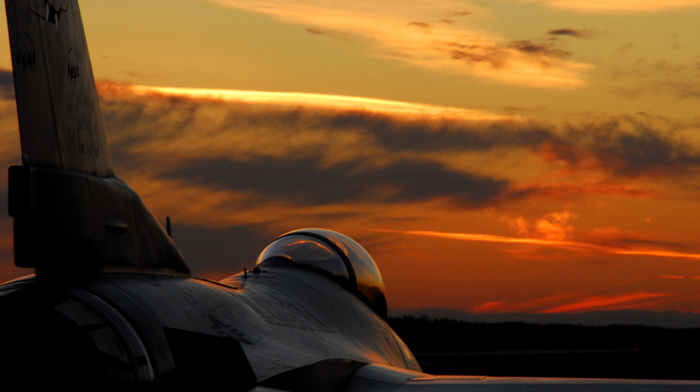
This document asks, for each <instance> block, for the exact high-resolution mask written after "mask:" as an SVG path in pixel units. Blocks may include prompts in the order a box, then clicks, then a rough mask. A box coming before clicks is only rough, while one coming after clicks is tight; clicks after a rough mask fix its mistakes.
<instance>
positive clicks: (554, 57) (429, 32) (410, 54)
mask: <svg viewBox="0 0 700 392" xmlns="http://www.w3.org/2000/svg"><path fill="white" fill-rule="evenodd" d="M210 1H213V2H216V3H219V4H222V5H224V6H228V7H234V8H240V9H245V10H249V11H254V12H260V13H265V14H268V15H273V16H274V17H276V18H278V19H280V20H282V21H284V22H287V23H296V24H302V25H305V26H307V31H309V32H310V33H312V34H315V35H319V34H326V33H325V32H330V33H327V35H330V36H332V37H342V39H343V40H344V41H345V40H347V39H348V37H357V38H358V39H360V40H362V41H363V42H366V43H369V44H370V45H373V46H374V47H375V55H376V56H378V57H385V58H391V59H395V60H399V61H404V62H407V63H410V64H413V65H416V66H420V67H425V68H433V69H444V70H450V71H453V72H460V73H466V74H471V75H475V76H477V77H483V78H487V79H490V80H494V81H498V82H502V83H508V84H516V85H526V86H535V87H551V88H575V87H579V86H581V85H583V84H584V79H583V78H584V76H583V75H584V73H585V72H586V71H587V70H588V69H590V68H591V66H590V65H588V64H584V63H580V62H574V61H570V60H567V59H566V57H567V55H568V54H567V53H565V52H563V51H559V50H556V49H553V48H551V47H549V46H547V45H541V44H534V43H531V42H528V41H508V40H506V39H503V38H501V37H499V36H497V35H495V34H490V33H487V32H483V31H478V30H472V29H468V28H464V27H462V26H461V25H460V24H457V23H444V22H442V21H444V20H445V18H446V17H454V16H456V15H455V9H457V8H460V9H463V8H464V7H465V5H464V4H455V3H454V2H452V1H438V2H434V1H433V2H423V3H421V2H412V3H408V4H407V3H406V2H403V1H398V0H394V1H382V2H359V3H358V2H356V1H350V0H341V1H335V2H325V3H318V2H316V1H311V0H301V1H296V2H294V3H290V2H286V1H282V0H277V1H275V0H271V1H260V0H245V1H240V0H237V1H231V0H210ZM468 7H470V8H476V7H474V6H468ZM459 16H463V17H464V16H468V14H461V15H459ZM308 26H312V28H311V30H309V27H308Z"/></svg>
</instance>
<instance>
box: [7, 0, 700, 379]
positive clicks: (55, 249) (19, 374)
mask: <svg viewBox="0 0 700 392" xmlns="http://www.w3.org/2000/svg"><path fill="white" fill-rule="evenodd" d="M5 3H6V11H7V20H8V27H9V32H10V35H9V37H10V43H11V49H12V61H13V74H14V83H15V92H16V101H17V113H18V120H19V126H20V138H21V146H22V165H19V166H13V167H10V169H9V213H10V215H11V216H12V217H13V218H14V249H15V264H16V265H17V266H18V267H24V268H33V269H34V271H35V273H34V274H33V275H31V276H28V277H25V278H20V279H17V280H14V281H11V282H8V283H6V284H4V285H2V286H0V349H1V350H2V353H1V354H0V357H2V358H3V359H2V360H3V366H2V367H0V378H1V379H2V380H3V381H5V382H6V383H9V381H10V380H20V381H24V382H29V383H33V382H37V381H53V382H65V383H72V384H75V383H81V384H82V383H95V384H97V385H107V384H106V383H108V382H129V383H131V382H134V383H154V385H168V386H170V385H180V383H190V382H191V383H196V384H211V385H216V386H219V387H222V385H223V387H225V388H227V389H230V390H234V391H248V390H250V391H258V392H262V391H272V390H278V391H320V392H333V391H348V392H353V391H381V392H388V391H403V390H411V391H454V390H460V391H540V390H546V391H666V390H673V391H697V390H700V382H690V381H634V380H580V379H542V378H492V377H480V376H474V377H444V376H432V375H428V374H424V373H422V372H421V369H420V366H419V364H418V362H417V361H416V359H415V357H414V356H413V354H412V353H411V351H410V350H409V349H408V348H407V347H406V345H405V344H404V343H403V342H402V341H401V339H400V338H399V337H398V336H397V335H396V333H394V331H393V330H392V329H391V328H390V327H389V326H388V325H387V323H386V321H385V319H386V316H387V305H386V299H385V288H384V283H383V281H382V277H381V274H380V272H379V269H378V268H377V266H376V264H375V263H374V261H373V260H372V258H371V257H370V255H369V254H368V253H367V252H366V251H365V250H364V249H363V248H362V247H361V246H360V245H359V244H358V243H357V242H355V241H353V240H352V239H350V238H348V237H346V236H344V235H342V234H340V233H337V232H334V231H330V230H324V229H301V230H296V231H293V232H290V233H286V234H284V235H282V236H280V237H279V238H277V239H276V240H274V241H273V242H271V243H270V245H269V246H267V248H265V249H264V250H263V251H262V253H261V254H260V256H259V258H258V259H257V261H256V265H255V268H254V269H253V270H251V271H245V272H243V273H240V274H237V275H233V276H231V277H229V278H226V279H224V280H222V281H219V282H214V281H209V280H204V279H197V278H193V277H192V276H191V274H190V270H189V268H188V267H187V265H186V264H185V261H184V260H183V257H182V255H181V253H180V251H179V250H178V249H177V246H176V245H175V243H174V242H173V241H172V239H171V238H170V236H169V235H168V233H167V232H166V231H165V230H164V229H163V228H162V226H161V225H160V224H159V222H158V221H157V220H156V219H155V218H154V217H153V216H152V214H151V213H150V212H149V211H148V209H147V208H146V207H145V206H144V205H143V203H142V202H141V199H140V198H139V196H138V195H137V194H136V193H135V192H134V191H133V190H132V189H131V188H129V186H128V185H127V184H125V183H124V182H123V181H122V180H120V179H119V178H118V177H117V176H116V175H115V174H114V171H113V166H112V158H111V155H110V151H109V146H108V145H107V141H106V136H105V131H104V124H103V120H102V116H101V113H100V106H99V100H98V95H97V92H96V87H95V82H94V77H93V74H92V68H91V64H90V60H89V55H88V48H87V44H86V41H85V33H84V30H83V25H82V20H81V17H80V12H79V9H78V3H77V1H76V0H6V1H5ZM147 385H150V384H147Z"/></svg>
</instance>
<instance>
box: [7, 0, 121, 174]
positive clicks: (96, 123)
mask: <svg viewBox="0 0 700 392" xmlns="http://www.w3.org/2000/svg"><path fill="white" fill-rule="evenodd" d="M5 5H6V11H7V22H8V27H9V32H10V34H9V37H10V47H11V49H12V65H13V70H14V80H15V93H16V99H17V114H18V117H19V125H20V138H21V142H22V162H23V163H24V164H25V165H33V166H40V167H47V168H55V169H65V170H71V171H76V172H80V173H84V174H93V175H98V176H108V175H111V174H112V157H111V155H110V152H109V149H108V147H107V141H106V137H105V132H104V124H103V120H102V115H101V113H100V106H99V102H98V97H97V90H96V88H95V81H94V77H93V75H92V66H91V64H90V58H89V55H88V49H87V43H86V40H85V32H84V30H83V24H82V20H81V18H80V10H79V9H78V2H77V1H76V0H5Z"/></svg>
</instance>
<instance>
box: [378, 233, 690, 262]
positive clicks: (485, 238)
mask: <svg viewBox="0 0 700 392" xmlns="http://www.w3.org/2000/svg"><path fill="white" fill-rule="evenodd" d="M377 231H383V232H391V233H399V234H406V235H416V236H424V237H433V238H443V239H451V240H458V241H476V242H493V243H502V244H514V245H531V246H545V247H555V248H560V249H568V250H571V251H579V252H594V253H603V254H613V255H626V256H654V257H665V258H676V259H688V260H700V254H698V253H685V252H676V251H673V250H666V249H659V248H650V247H641V246H640V247H634V246H630V245H627V246H621V245H620V244H611V243H596V242H587V241H575V240H562V239H550V238H533V237H529V238H528V237H506V236H499V235H491V234H475V233H445V232H438V231H427V230H377ZM557 233H558V234H562V233H561V232H560V230H558V231H557ZM545 234H547V233H545Z"/></svg>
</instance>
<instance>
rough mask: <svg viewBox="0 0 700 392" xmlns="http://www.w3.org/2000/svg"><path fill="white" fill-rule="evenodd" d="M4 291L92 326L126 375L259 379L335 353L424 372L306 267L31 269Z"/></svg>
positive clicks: (18, 302) (362, 311) (366, 311)
mask: <svg viewBox="0 0 700 392" xmlns="http://www.w3.org/2000/svg"><path fill="white" fill-rule="evenodd" d="M57 292H58V293H59V294H57ZM0 296H1V297H0V298H1V302H0V306H9V305H8V304H12V306H14V307H17V308H19V307H25V308H32V307H39V308H43V309H42V311H46V312H58V313H59V314H60V316H61V317H65V320H63V321H64V322H67V323H68V324H71V323H72V324H75V326H77V327H78V328H83V329H84V328H85V326H87V325H90V326H91V328H93V330H94V331H93V332H91V334H90V337H91V339H92V340H93V343H94V345H95V347H96V349H97V351H100V352H101V353H102V354H104V356H108V357H110V358H111V360H112V361H115V362H118V363H117V364H115V365H114V366H115V368H114V370H110V371H112V372H114V371H121V372H123V373H124V374H123V378H125V379H141V380H148V379H149V378H152V379H155V380H158V379H166V378H167V377H169V375H170V374H172V373H173V372H178V371H180V372H184V371H187V368H188V367H191V366H195V367H202V366H203V364H206V363H208V362H211V363H212V364H216V366H217V368H221V367H222V366H223V367H225V364H229V366H230V367H232V368H233V367H236V368H238V369H230V370H229V374H232V373H235V372H236V371H239V372H244V370H241V367H245V366H246V365H245V364H246V363H248V364H249V366H250V370H252V372H253V374H254V376H255V378H257V381H258V382H264V381H265V380H267V379H271V378H274V377H276V376H279V375H281V374H283V373H285V372H288V371H291V370H294V369H299V368H303V367H305V366H309V365H313V364H317V363H320V362H323V361H328V360H341V361H347V362H350V363H357V364H363V363H374V364H381V365H387V366H392V367H398V368H405V369H411V370H420V368H419V366H418V364H417V362H416V360H415V358H414V357H413V355H412V354H411V352H410V351H409V350H408V348H407V347H406V346H405V344H404V343H403V342H402V341H401V339H400V338H399V337H398V336H397V335H396V334H395V333H394V332H393V331H392V330H391V328H390V327H389V326H388V325H387V324H386V322H385V321H384V320H382V318H381V317H379V316H378V315H376V314H375V313H374V312H373V311H372V310H371V309H370V308H369V307H368V306H367V305H366V304H365V303H363V302H362V301H361V300H359V299H358V298H357V296H355V295H353V294H352V293H350V292H348V291H347V290H345V289H344V288H343V287H340V286H339V285H338V284H337V283H336V282H334V281H333V280H331V279H329V278H327V277H325V276H323V275H320V274H317V273H315V272H313V271H308V270H305V269H297V268H273V269H269V270H262V271H260V272H258V273H252V272H249V273H245V274H240V275H236V276H232V277H230V278H227V279H225V280H224V281H222V282H211V281H207V280H201V279H187V278H179V277H169V276H159V275H147V274H98V275H95V276H93V277H91V278H89V279H86V280H84V281H81V282H72V283H69V282H51V281H49V282H46V281H45V280H44V279H37V278H36V277H34V276H33V277H28V278H25V279H21V280H18V281H15V282H11V283H8V284H6V285H4V286H2V287H1V288H0ZM30 310H31V309H30ZM61 317H59V318H61ZM37 322H40V323H45V322H46V321H41V320H39V321H37ZM22 328H26V327H22ZM105 339H106V340H109V342H105V341H104V340H105ZM237 346H240V348H241V349H242V353H243V354H244V355H241V353H240V352H237V351H239V350H238V349H237ZM91 347H92V346H91ZM120 353H123V354H120ZM222 364H223V365H222ZM117 368H119V369H117ZM199 370H201V369H199ZM199 370H198V371H199ZM244 373H245V372H244ZM247 376H249V375H245V374H241V375H240V377H247ZM110 377H113V374H112V375H111V376H110ZM118 378H122V377H118Z"/></svg>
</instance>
